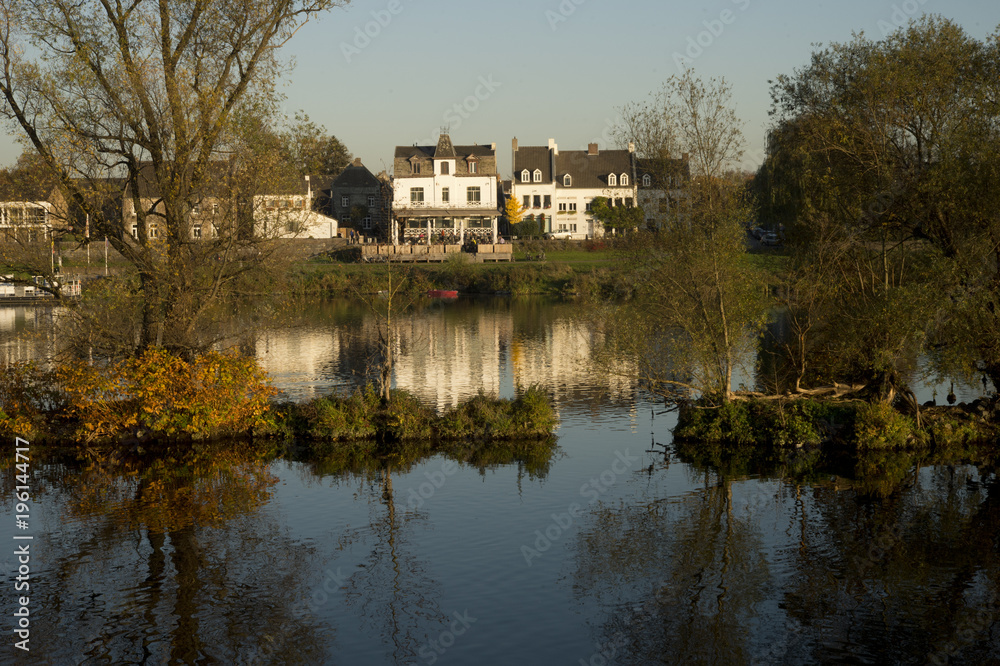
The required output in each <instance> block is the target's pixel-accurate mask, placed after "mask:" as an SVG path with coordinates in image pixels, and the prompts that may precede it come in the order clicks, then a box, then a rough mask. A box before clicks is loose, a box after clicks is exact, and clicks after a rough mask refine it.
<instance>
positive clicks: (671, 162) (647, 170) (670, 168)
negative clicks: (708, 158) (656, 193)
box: [635, 158, 691, 188]
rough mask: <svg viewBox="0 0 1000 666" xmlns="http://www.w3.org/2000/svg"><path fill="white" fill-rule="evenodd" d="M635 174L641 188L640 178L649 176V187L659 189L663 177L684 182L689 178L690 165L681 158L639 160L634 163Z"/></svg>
mask: <svg viewBox="0 0 1000 666" xmlns="http://www.w3.org/2000/svg"><path fill="white" fill-rule="evenodd" d="M635 173H636V178H637V179H638V181H639V182H638V183H637V184H638V185H639V186H640V187H641V186H642V177H643V176H644V175H645V174H649V175H650V176H652V178H653V183H652V185H651V187H654V188H655V187H659V186H660V182H661V181H662V180H663V178H664V177H665V176H674V177H675V176H680V177H681V178H682V179H684V180H689V179H690V178H691V163H690V161H689V160H685V159H683V158H678V159H659V158H640V159H636V161H635Z"/></svg>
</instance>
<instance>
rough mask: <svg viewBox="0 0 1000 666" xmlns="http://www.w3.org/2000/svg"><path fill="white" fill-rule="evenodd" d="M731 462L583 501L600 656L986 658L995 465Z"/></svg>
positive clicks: (997, 492)
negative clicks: (691, 486)
mask: <svg viewBox="0 0 1000 666" xmlns="http://www.w3.org/2000/svg"><path fill="white" fill-rule="evenodd" d="M740 456H742V458H740V459H739V460H737V461H736V463H735V464H734V457H723V458H720V459H716V460H715V461H714V463H706V462H705V461H704V460H702V461H701V462H695V461H693V460H692V459H691V457H689V456H684V457H685V458H686V460H685V462H688V463H691V464H694V465H695V469H697V470H698V472H697V473H698V474H699V477H698V481H699V485H700V488H698V489H697V490H694V491H690V492H687V493H684V494H680V495H678V494H676V493H672V494H669V499H661V498H658V497H656V494H657V493H656V490H655V488H656V484H655V483H654V484H651V485H650V491H649V492H648V493H645V492H644V491H641V490H640V491H639V492H638V494H637V496H636V498H635V499H636V501H635V502H631V503H629V504H627V505H610V504H602V505H598V506H597V508H596V509H595V510H594V511H593V513H592V516H591V521H592V522H591V524H590V525H589V526H587V527H585V528H584V529H583V530H581V532H580V534H579V536H578V539H577V543H576V565H575V572H574V582H575V589H576V591H577V595H578V596H579V597H580V598H581V600H583V601H585V602H587V603H591V602H593V601H595V600H596V601H597V602H598V603H599V606H600V608H601V609H602V613H603V614H602V615H601V616H600V617H599V618H598V626H597V627H596V628H595V643H596V644H597V645H598V652H597V653H600V652H601V651H603V652H604V655H603V656H605V657H607V658H608V663H623V664H631V663H666V664H680V663H685V664H687V663H706V664H707V663H719V664H728V663H760V664H765V663H767V664H770V663H792V664H795V663H831V664H832V663H837V664H840V663H871V664H875V663H928V662H929V663H946V662H948V661H949V660H951V663H997V662H996V659H997V656H998V655H1000V480H998V477H997V474H996V463H995V460H992V459H990V460H984V459H983V458H982V457H980V458H979V459H978V460H977V461H976V462H977V465H968V464H959V463H960V462H961V460H953V461H950V464H949V461H948V460H945V459H942V458H941V457H940V456H939V457H938V458H937V459H935V458H934V457H933V456H930V454H919V456H918V455H916V454H908V453H896V454H885V453H882V454H880V455H879V456H878V460H879V462H880V463H881V465H879V466H876V465H874V464H872V463H871V462H870V461H865V460H864V459H863V458H858V459H857V460H855V461H854V463H855V464H854V466H853V469H854V472H855V473H856V474H857V475H856V476H853V477H851V476H840V475H838V474H837V471H838V470H839V471H843V463H842V462H839V463H835V462H834V461H828V460H825V459H824V458H823V456H812V457H811V458H810V463H809V464H808V465H805V466H803V465H801V464H799V463H800V462H801V459H802V454H799V456H794V455H793V456H791V457H789V458H783V456H782V455H781V454H779V455H775V454H774V453H769V454H766V455H764V456H760V457H757V458H754V457H753V456H750V457H748V456H747V454H746V453H745V452H744V453H741V454H739V455H738V456H736V457H735V458H739V457H740ZM877 467H881V471H880V470H879V469H877ZM901 467H903V468H906V469H907V470H908V473H907V474H904V475H901V474H900V473H899V471H898V470H899V468H901ZM747 469H755V471H756V472H757V474H753V475H750V474H747V473H746V470H747ZM761 472H763V473H762V474H761ZM666 473H667V472H666V468H665V467H664V469H660V470H654V471H653V472H652V474H653V475H658V474H661V475H665V474H666ZM664 495H665V496H668V494H666V493H665V494H664ZM734 498H735V499H734ZM597 653H595V654H597ZM990 659H992V660H993V661H992V662H990V661H989V660H990Z"/></svg>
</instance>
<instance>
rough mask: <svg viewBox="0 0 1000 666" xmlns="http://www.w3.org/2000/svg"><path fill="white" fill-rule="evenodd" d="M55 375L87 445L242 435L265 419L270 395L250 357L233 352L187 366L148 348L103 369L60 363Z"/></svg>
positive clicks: (215, 354)
mask: <svg viewBox="0 0 1000 666" xmlns="http://www.w3.org/2000/svg"><path fill="white" fill-rule="evenodd" d="M56 378H57V381H58V383H59V385H60V388H61V389H62V391H63V392H64V393H65V394H66V396H67V397H68V398H69V405H70V406H69V410H70V413H71V415H72V416H74V417H75V418H76V419H77V420H78V421H79V428H78V431H77V435H78V436H80V437H83V438H85V439H87V440H94V439H103V438H108V437H117V436H120V435H123V434H127V433H129V432H131V431H136V430H149V431H150V432H152V433H155V434H161V435H166V436H177V435H189V436H191V437H195V438H204V437H215V436H220V435H225V434H233V433H240V432H245V431H247V430H249V429H251V428H253V427H255V426H258V425H261V424H262V423H263V422H264V417H265V415H266V414H267V412H268V410H269V404H270V398H271V397H272V396H273V395H274V394H275V393H276V391H275V389H274V388H273V387H272V386H271V385H270V383H269V381H268V377H267V373H265V372H264V371H263V370H262V369H261V368H260V366H259V365H257V362H256V360H254V359H252V358H246V357H242V356H239V355H238V354H235V353H218V352H209V353H207V354H203V355H201V356H199V357H197V358H196V359H195V360H193V361H190V362H189V361H185V360H184V359H182V358H180V357H178V356H174V355H173V354H170V353H168V352H166V351H164V350H162V349H149V350H147V351H146V352H145V353H143V354H142V355H141V356H139V357H138V358H134V359H129V360H127V361H122V362H120V363H115V364H112V365H109V366H106V367H102V368H98V367H93V366H89V365H82V364H64V365H62V366H60V367H59V368H58V369H57V370H56Z"/></svg>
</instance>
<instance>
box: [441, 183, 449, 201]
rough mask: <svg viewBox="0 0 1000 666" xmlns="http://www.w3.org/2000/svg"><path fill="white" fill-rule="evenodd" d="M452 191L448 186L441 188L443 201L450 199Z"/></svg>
mask: <svg viewBox="0 0 1000 666" xmlns="http://www.w3.org/2000/svg"><path fill="white" fill-rule="evenodd" d="M450 197H451V193H450V192H449V191H448V188H447V187H442V188H441V203H448V202H449V201H450Z"/></svg>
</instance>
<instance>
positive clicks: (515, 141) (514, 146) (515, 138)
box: [510, 136, 517, 153]
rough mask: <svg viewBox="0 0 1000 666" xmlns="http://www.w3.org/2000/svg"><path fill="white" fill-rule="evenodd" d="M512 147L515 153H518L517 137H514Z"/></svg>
mask: <svg viewBox="0 0 1000 666" xmlns="http://www.w3.org/2000/svg"><path fill="white" fill-rule="evenodd" d="M510 147H511V148H512V149H513V150H514V152H515V153H516V152H517V137H516V136H515V137H514V140H513V141H511V142H510Z"/></svg>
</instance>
